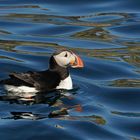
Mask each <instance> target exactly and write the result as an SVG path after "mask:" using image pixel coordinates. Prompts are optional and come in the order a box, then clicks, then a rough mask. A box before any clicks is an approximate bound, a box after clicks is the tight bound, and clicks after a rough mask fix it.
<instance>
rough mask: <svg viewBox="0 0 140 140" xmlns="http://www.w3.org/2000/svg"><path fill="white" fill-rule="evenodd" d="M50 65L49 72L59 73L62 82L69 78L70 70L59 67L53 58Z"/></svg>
mask: <svg viewBox="0 0 140 140" xmlns="http://www.w3.org/2000/svg"><path fill="white" fill-rule="evenodd" d="M49 64H50V65H49V70H51V71H55V72H57V73H58V74H59V76H60V79H61V80H64V79H66V78H67V77H68V76H69V70H68V68H65V67H61V66H59V65H58V64H57V63H56V61H55V59H54V57H53V56H52V57H51V58H50V63H49Z"/></svg>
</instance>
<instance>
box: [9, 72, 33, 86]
mask: <svg viewBox="0 0 140 140" xmlns="http://www.w3.org/2000/svg"><path fill="white" fill-rule="evenodd" d="M33 75H34V73H32V72H26V73H11V74H10V75H9V76H10V78H11V79H17V80H20V81H23V82H25V83H27V84H29V85H30V86H33V85H34V83H35V81H34V79H33Z"/></svg>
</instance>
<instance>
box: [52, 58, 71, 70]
mask: <svg viewBox="0 0 140 140" xmlns="http://www.w3.org/2000/svg"><path fill="white" fill-rule="evenodd" d="M54 58H55V61H56V63H57V64H58V65H59V66H61V67H66V66H67V65H68V64H69V63H70V60H69V59H68V58H65V57H61V56H54Z"/></svg>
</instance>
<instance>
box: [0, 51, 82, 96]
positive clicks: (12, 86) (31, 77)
mask: <svg viewBox="0 0 140 140" xmlns="http://www.w3.org/2000/svg"><path fill="white" fill-rule="evenodd" d="M70 67H72V68H83V67H84V63H83V61H82V59H81V58H80V57H79V56H78V55H77V54H75V53H74V52H72V51H71V50H59V51H56V52H54V53H53V54H52V56H51V57H50V59H49V68H48V69H47V70H43V71H27V72H22V73H17V72H13V73H10V74H9V78H8V79H4V80H1V81H0V84H2V85H3V86H4V89H5V90H6V92H11V93H26V94H27V93H44V92H45V93H47V92H50V91H53V90H57V89H65V90H71V89H73V83H72V79H71V75H70V73H69V68H70Z"/></svg>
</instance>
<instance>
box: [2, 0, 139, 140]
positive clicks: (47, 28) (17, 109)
mask: <svg viewBox="0 0 140 140" xmlns="http://www.w3.org/2000/svg"><path fill="white" fill-rule="evenodd" d="M64 48H66V49H70V50H72V51H74V52H75V53H77V54H79V55H80V57H81V58H82V59H83V61H84V64H85V67H84V68H83V69H70V73H71V75H72V79H73V83H74V89H73V90H71V91H64V90H63V91H54V92H52V93H49V94H45V95H42V94H41V95H40V94H39V95H34V96H32V97H29V95H28V94H27V95H17V94H16V95H14V94H10V93H6V92H5V90H4V89H3V87H2V86H0V139H1V140H140V0H0V80H2V79H5V78H8V74H9V73H11V72H25V71H29V70H34V71H41V70H45V69H47V68H48V61H49V57H50V56H51V54H52V53H53V52H54V51H55V50H58V49H64Z"/></svg>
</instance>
